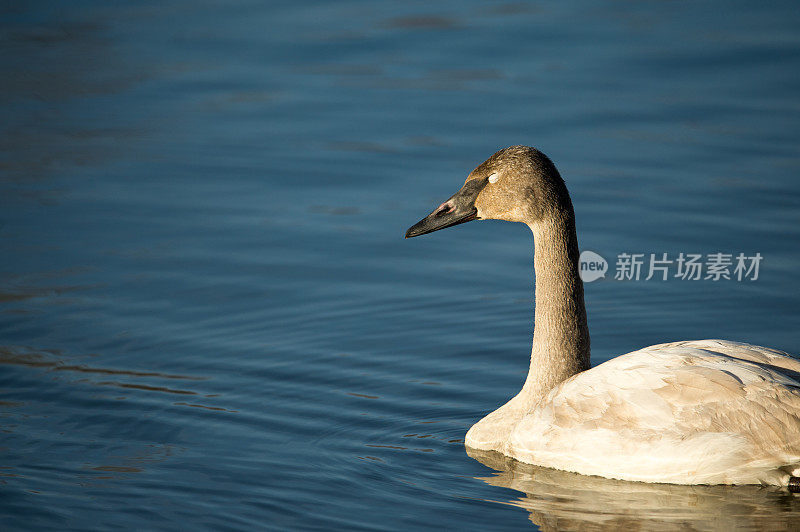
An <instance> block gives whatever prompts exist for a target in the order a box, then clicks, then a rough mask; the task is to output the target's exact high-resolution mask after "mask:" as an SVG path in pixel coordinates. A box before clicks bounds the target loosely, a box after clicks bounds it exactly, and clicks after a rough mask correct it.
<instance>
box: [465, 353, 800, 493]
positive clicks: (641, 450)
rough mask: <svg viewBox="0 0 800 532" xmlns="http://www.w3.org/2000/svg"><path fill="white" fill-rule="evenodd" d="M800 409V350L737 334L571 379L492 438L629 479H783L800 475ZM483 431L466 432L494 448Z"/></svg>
mask: <svg viewBox="0 0 800 532" xmlns="http://www.w3.org/2000/svg"><path fill="white" fill-rule="evenodd" d="M799 412H800V361H797V360H795V359H792V358H790V357H789V356H787V355H786V354H785V353H781V352H779V351H775V350H772V349H767V348H763V347H757V346H752V345H748V344H742V343H738V342H728V341H722V340H701V341H691V342H675V343H670V344H661V345H655V346H651V347H646V348H644V349H640V350H638V351H634V352H632V353H628V354H626V355H622V356H619V357H617V358H614V359H612V360H609V361H608V362H605V363H603V364H600V365H599V366H596V367H594V368H592V369H590V370H588V371H584V372H582V373H579V374H577V375H575V376H573V377H571V378H569V379H567V380H566V381H564V382H562V383H561V384H559V385H558V386H556V387H555V388H554V389H553V390H551V391H550V393H548V394H547V396H545V398H544V399H543V400H542V401H541V402H539V403H538V404H537V405H536V406H535V407H534V408H533V409H532V410H531V411H530V413H528V414H526V415H525V416H524V417H522V419H521V420H519V422H518V423H516V426H515V427H514V429H513V430H512V431H511V434H510V437H509V438H508V439H507V440H506V441H504V442H490V443H489V445H488V447H489V448H490V449H492V450H498V451H501V452H503V453H504V454H507V455H509V456H511V457H513V458H516V459H517V460H520V461H522V462H526V463H531V464H536V465H544V466H548V467H553V468H556V469H563V470H566V471H574V472H576V473H582V474H586V475H598V476H602V477H609V478H617V479H622V480H636V481H645V482H668V483H673V484H758V483H765V484H777V485H781V484H783V485H786V484H787V482H788V479H789V477H790V476H797V475H800V420H799V419H798V413H799ZM476 427H477V426H476ZM478 434H480V428H477V429H476V430H474V431H471V435H468V436H467V442H466V443H467V445H469V446H470V447H474V448H481V447H484V448H485V447H486V446H485V443H484V442H482V441H480V440H479V439H478V437H476V436H477V435H478ZM473 435H475V436H473Z"/></svg>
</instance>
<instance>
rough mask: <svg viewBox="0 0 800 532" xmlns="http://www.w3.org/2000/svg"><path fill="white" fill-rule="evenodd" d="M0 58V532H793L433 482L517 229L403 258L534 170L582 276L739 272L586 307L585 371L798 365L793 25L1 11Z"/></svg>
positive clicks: (788, 17)
mask: <svg viewBox="0 0 800 532" xmlns="http://www.w3.org/2000/svg"><path fill="white" fill-rule="evenodd" d="M0 47H1V49H2V54H1V55H0V65H1V66H2V71H3V76H2V80H1V81H0V116H2V121H0V257H2V260H0V280H1V282H0V430H1V431H2V433H1V434H2V435H1V436H0V523H2V525H0V526H2V528H3V529H4V530H17V529H56V528H58V529H109V528H112V527H113V528H118V527H121V528H134V529H173V530H175V529H186V528H190V529H216V530H251V529H260V528H270V529H302V530H306V529H312V530H313V529H347V530H407V529H440V528H447V529H459V528H467V527H469V528H473V529H491V530H512V529H513V530H517V529H520V528H527V527H531V528H535V527H537V526H538V527H539V528H541V529H543V530H568V529H582V530H593V529H609V530H619V529H623V528H624V529H630V528H641V529H673V528H679V527H682V528H684V529H692V530H693V529H722V530H734V529H736V530H750V529H769V530H775V529H784V528H791V527H792V526H797V523H799V522H800V497H798V496H793V495H791V494H788V493H787V492H784V491H780V490H777V489H772V488H760V487H753V486H751V487H720V486H717V487H708V486H694V487H680V486H667V485H648V484H639V483H626V482H618V481H610V480H604V479H598V478H594V477H581V476H579V475H573V474H569V473H563V472H558V471H552V470H546V469H541V468H534V467H531V466H524V465H522V464H518V463H514V462H511V461H506V460H504V459H501V458H500V457H498V456H492V455H486V456H484V455H480V456H477V455H473V456H470V455H468V454H467V453H466V451H465V449H464V445H463V437H464V434H465V432H466V431H467V429H468V428H469V427H470V426H471V425H472V424H473V423H474V422H475V421H477V420H478V419H479V418H480V417H482V416H483V415H485V414H486V413H488V412H489V411H491V410H493V409H494V408H495V407H497V406H498V405H499V404H501V403H502V402H504V401H505V400H507V399H508V398H510V397H511V396H512V395H514V394H515V393H516V392H517V391H518V390H519V388H520V386H521V384H522V382H523V380H524V377H525V374H526V371H527V366H528V357H529V353H530V340H531V333H532V326H533V324H532V321H533V309H532V305H533V280H532V267H531V255H532V248H531V243H532V242H531V236H530V232H529V231H528V230H527V228H525V227H524V226H521V225H519V224H509V223H502V222H480V223H471V224H467V225H464V226H460V227H457V228H453V229H450V230H448V231H446V232H441V233H436V234H434V235H429V236H426V237H423V238H419V239H414V240H409V241H405V240H404V239H403V233H404V231H405V229H406V228H407V227H408V226H410V225H411V224H412V223H414V222H416V221H417V220H418V219H419V218H420V217H422V216H423V215H425V214H427V213H428V212H429V211H430V210H431V209H432V208H434V207H435V206H436V205H438V203H439V202H440V201H442V200H444V199H446V198H447V197H448V196H450V195H451V194H452V193H453V192H454V191H455V190H457V188H458V187H459V186H460V185H461V183H462V182H463V180H464V178H465V177H466V175H467V174H468V172H469V171H470V170H472V169H473V168H474V167H475V166H476V165H477V164H479V163H480V162H482V161H483V160H484V159H485V158H486V157H488V156H489V155H490V154H491V153H493V152H494V151H495V150H497V149H499V148H501V147H504V146H508V145H512V144H528V145H534V146H537V147H538V148H540V149H541V150H542V151H544V152H545V153H547V154H548V155H549V156H550V157H551V158H552V159H553V160H554V162H555V163H556V165H557V166H558V167H559V169H560V171H561V173H562V175H563V176H564V178H565V180H566V182H567V185H568V186H569V188H570V191H571V193H572V198H573V203H574V205H575V210H576V213H577V223H578V235H579V241H580V244H581V247H582V248H583V249H588V250H593V251H595V252H597V253H598V254H600V255H602V256H603V257H605V258H606V259H608V261H609V263H611V269H612V270H613V268H614V264H613V263H614V262H615V258H616V257H617V256H618V255H619V254H620V253H642V254H647V255H649V254H650V253H657V254H660V253H668V254H669V255H670V256H671V257H674V256H676V255H677V254H679V253H698V254H703V255H707V254H713V253H717V252H722V253H730V254H734V255H735V254H738V253H744V254H746V255H748V256H750V255H754V254H756V253H760V254H761V256H762V257H763V261H762V262H761V264H760V271H759V276H758V279H757V280H755V281H752V280H748V279H745V280H742V281H737V280H736V279H731V280H724V279H723V280H720V281H718V282H714V281H712V280H698V281H691V280H681V279H676V278H670V279H669V280H668V281H659V280H657V279H651V280H649V281H645V280H644V279H641V280H639V281H634V280H631V281H617V280H615V279H614V276H613V271H612V273H611V274H610V275H607V276H606V278H605V279H602V280H598V281H596V282H593V283H587V285H586V300H587V309H588V313H589V320H590V330H591V333H592V347H593V352H592V356H593V362H594V363H595V364H598V363H601V362H603V361H605V360H608V359H609V358H611V357H614V356H616V355H619V354H622V353H625V352H628V351H631V350H634V349H638V348H641V347H644V346H646V345H651V344H655V343H661V342H667V341H674V340H685V339H702V338H726V339H732V340H740V341H745V342H750V343H755V344H759V345H767V346H770V347H775V348H778V349H782V350H785V351H787V352H790V353H793V354H795V355H796V354H798V353H800V336H799V335H798V331H799V330H800V306H798V300H799V298H800V274H799V272H800V246H798V243H800V223H798V222H800V144H798V133H800V98H799V97H800V76H799V75H798V72H800V7H798V4H797V3H796V2H789V1H786V2H768V3H752V2H721V1H718V2H706V3H702V4H699V3H698V4H688V3H679V2H636V3H628V2H588V1H587V2H569V3H567V2H565V3H547V4H529V3H517V2H514V3H480V2H472V1H460V2H439V3H428V2H410V3H404V4H399V3H392V4H389V3H374V2H350V1H345V2H335V3H328V2H304V3H299V2H267V3H262V2H215V1H204V2H188V1H170V2H136V3H129V4H122V3H120V4H117V3H106V2H69V3H62V2H13V1H12V2H5V3H3V5H2V7H0ZM643 277H644V276H643Z"/></svg>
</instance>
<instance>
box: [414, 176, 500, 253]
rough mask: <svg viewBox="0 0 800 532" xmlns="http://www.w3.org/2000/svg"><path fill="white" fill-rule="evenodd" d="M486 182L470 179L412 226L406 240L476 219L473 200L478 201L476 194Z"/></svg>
mask: <svg viewBox="0 0 800 532" xmlns="http://www.w3.org/2000/svg"><path fill="white" fill-rule="evenodd" d="M488 182H489V179H488V178H486V177H485V178H483V179H471V180H469V181H467V182H466V183H464V186H463V187H461V190H459V191H458V192H456V193H455V194H454V195H453V196H452V197H451V198H450V199H448V200H447V201H445V202H444V203H442V204H441V205H439V207H438V208H437V209H436V210H435V211H433V212H432V213H430V214H429V215H428V216H426V217H425V218H423V219H422V220H420V221H419V222H417V223H415V224H414V225H412V226H411V227H410V228H409V229H408V231H406V238H411V237H415V236H420V235H424V234H426V233H432V232H434V231H438V230H439V229H445V228H447V227H452V226H454V225H458V224H463V223H464V222H469V221H471V220H475V219H477V218H478V209H476V208H475V200H477V199H478V194H480V192H481V190H483V188H484V187H485V186H486V184H487V183H488Z"/></svg>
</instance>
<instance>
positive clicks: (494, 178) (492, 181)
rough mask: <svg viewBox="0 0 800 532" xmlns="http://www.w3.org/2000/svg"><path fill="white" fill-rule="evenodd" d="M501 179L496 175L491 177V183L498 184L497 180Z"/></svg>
mask: <svg viewBox="0 0 800 532" xmlns="http://www.w3.org/2000/svg"><path fill="white" fill-rule="evenodd" d="M498 179H500V176H498V175H497V174H496V173H494V174H492V175H490V176H489V183H497V180H498Z"/></svg>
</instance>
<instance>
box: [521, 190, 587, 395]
mask: <svg viewBox="0 0 800 532" xmlns="http://www.w3.org/2000/svg"><path fill="white" fill-rule="evenodd" d="M528 226H529V227H530V228H531V231H533V239H534V255H533V267H534V270H535V274H536V310H535V317H534V331H533V348H532V350H531V366H530V370H529V372H528V378H527V380H526V381H525V386H524V387H523V388H522V392H521V393H520V395H522V396H524V398H525V399H526V401H525V402H526V403H529V404H531V405H532V404H535V403H536V402H537V401H538V400H539V399H541V398H542V397H544V396H545V395H546V394H547V392H549V391H550V390H551V389H553V387H555V386H556V385H557V384H559V383H560V382H562V381H564V380H565V379H568V378H569V377H571V376H573V375H576V374H577V373H580V372H582V371H585V370H587V369H589V367H590V366H589V328H588V326H587V324H586V307H585V305H584V302H583V282H582V281H581V278H580V275H579V267H580V266H579V252H578V237H577V235H576V233H575V217H574V214H573V212H572V208H571V205H570V206H569V208H565V209H563V210H561V211H559V212H558V213H556V214H555V215H553V216H548V217H547V218H545V219H544V220H542V221H536V222H533V223H529V224H528Z"/></svg>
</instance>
